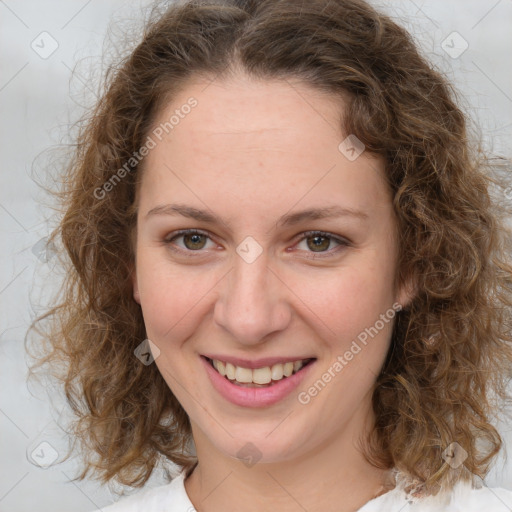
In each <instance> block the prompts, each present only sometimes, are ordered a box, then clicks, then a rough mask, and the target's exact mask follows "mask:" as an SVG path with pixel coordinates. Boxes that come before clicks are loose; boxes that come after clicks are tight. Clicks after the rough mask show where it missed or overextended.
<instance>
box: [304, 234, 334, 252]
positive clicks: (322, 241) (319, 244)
mask: <svg viewBox="0 0 512 512" xmlns="http://www.w3.org/2000/svg"><path fill="white" fill-rule="evenodd" d="M310 241H311V242H310ZM329 243H330V240H329V239H328V238H327V237H325V236H313V237H310V238H309V239H308V247H309V248H310V249H312V250H313V251H315V252H321V251H324V250H326V249H328V248H329ZM318 249H320V250H318Z"/></svg>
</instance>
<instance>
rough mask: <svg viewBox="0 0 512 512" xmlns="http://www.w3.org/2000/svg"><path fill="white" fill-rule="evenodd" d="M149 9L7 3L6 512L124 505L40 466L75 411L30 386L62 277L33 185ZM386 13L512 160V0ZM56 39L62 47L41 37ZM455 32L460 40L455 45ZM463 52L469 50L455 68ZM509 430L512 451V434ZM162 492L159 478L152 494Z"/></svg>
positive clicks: (0, 414)
mask: <svg viewBox="0 0 512 512" xmlns="http://www.w3.org/2000/svg"><path fill="white" fill-rule="evenodd" d="M144 4H146V2H142V1H139V2H134V1H132V2H122V1H121V0H108V1H101V2H100V1H99V0H89V1H85V0H72V1H66V2H64V1H48V0H44V1H40V0H25V1H23V2H22V1H16V0H4V1H2V0H0V42H1V53H0V66H1V67H0V69H1V73H0V112H1V117H0V130H1V133H0V144H1V153H0V154H1V174H0V176H1V188H0V193H1V196H0V222H1V224H0V225H1V230H2V245H1V253H0V255H1V256H0V257H1V266H0V301H1V303H0V356H1V357H0V365H1V367H0V372H1V373H0V375H1V377H2V382H1V387H0V390H1V391H0V435H1V439H2V444H1V448H0V449H1V452H0V460H1V461H2V464H1V469H0V512H6V511H9V512H22V511H23V512H25V511H28V510H38V511H39V512H46V511H48V512H49V511H52V512H59V511H69V510H73V511H75V512H85V511H90V510H94V509H95V508H96V507H100V506H104V505H106V504H108V503H110V502H111V501H112V500H113V498H112V496H113V494H112V493H111V491H110V490H109V489H107V488H105V487H101V486H99V485H98V484H96V483H95V482H93V481H89V480H87V481H85V482H70V479H71V478H72V477H73V475H74V474H75V469H76V464H75V462H73V460H71V461H67V462H64V463H62V464H56V465H53V466H50V467H48V468H47V469H43V468H41V467H39V466H37V465H34V464H33V463H31V462H30V459H31V454H33V455H32V457H36V456H37V454H39V456H40V457H39V460H43V462H44V461H45V460H47V461H50V460H51V459H52V455H53V453H54V452H53V450H55V452H56V453H58V454H59V456H60V457H62V454H63V453H64V449H65V447H66V446H67V442H68V440H67V438H66V436H65V434H64V432H62V430H61V429H60V428H59V427H58V424H59V423H61V422H62V418H61V416H62V415H65V411H66V408H65V407H64V406H62V405H59V404H60V402H59V399H58V397H57V395H56V394H55V392H54V391H53V390H52V389H51V388H48V389H47V391H48V393H45V392H44V390H41V389H36V388H35V387H34V386H32V385H31V386H30V391H29V389H28V387H27V384H26V372H27V367H26V361H25V353H24V345H23V339H24V336H25V332H26V328H27V326H28V323H29V321H30V320H31V318H33V316H34V313H35V311H37V310H39V308H40V307H41V306H44V303H45V302H44V301H45V297H46V296H47V295H48V292H49V290H50V288H51V281H50V284H49V283H48V281H44V279H45V278H46V279H48V277H49V276H50V278H51V276H52V275H58V274H57V271H58V269H57V266H56V259H55V258H52V255H51V253H48V254H45V253H44V252H42V253H41V252H40V250H39V249H40V247H41V244H42V242H41V240H42V239H44V237H46V236H47V235H48V232H49V229H50V227H49V224H48V219H50V217H51V214H52V212H51V210H50V209H49V208H47V207H45V206H44V205H43V204H41V201H45V200H47V198H45V197H44V196H42V194H41V192H40V191H39V189H38V187H37V186H36V184H35V183H34V181H33V179H32V178H34V177H36V178H37V179H39V180H40V181H42V182H45V180H47V182H48V180H49V178H48V177H45V174H44V173H45V166H47V163H48V158H47V152H45V150H47V149H48V148H49V147H52V146H55V145H58V144H62V143H66V142H69V137H68V134H69V131H70V125H71V124H72V123H73V122H74V121H76V120H77V119H78V117H79V116H80V114H81V112H82V106H83V105H88V104H90V103H91V101H93V100H94V93H95V91H96V90H97V83H95V79H96V78H97V76H94V75H98V69H99V67H98V63H99V60H100V55H101V54H102V45H103V40H104V37H105V34H106V33H107V28H108V26H109V23H110V22H111V21H112V19H113V20H114V21H115V22H116V24H115V25H113V31H114V33H117V32H119V30H120V28H119V27H121V28H122V27H126V26H127V25H126V24H125V22H126V20H128V23H129V25H130V26H131V25H132V24H133V22H134V21H136V20H137V19H139V17H140V16H141V11H140V8H141V6H142V5H144ZM376 4H377V5H380V6H382V8H383V9H384V10H386V11H388V12H389V13H390V14H392V15H393V16H394V17H396V18H397V19H399V20H402V24H403V25H405V26H406V27H407V28H408V29H409V30H410V31H411V32H412V33H413V34H414V35H415V37H416V38H417V39H418V41H419V42H420V44H421V45H422V47H423V49H424V51H425V52H426V53H427V54H428V55H429V57H430V58H431V60H432V61H433V62H434V63H435V64H436V65H437V66H439V67H440V68H442V69H443V70H444V72H445V73H446V74H447V75H448V76H449V77H450V78H451V79H452V80H453V82H454V83H455V85H456V87H457V88H458V90H459V91H460V92H461V93H463V94H464V96H465V98H466V103H465V108H467V109H469V110H470V112H471V115H472V116H473V118H474V119H475V120H476V121H477V122H478V123H479V124H480V126H481V128H482V131H483V134H484V138H485V141H486V144H487V145H488V147H489V148H493V149H494V151H495V152H496V153H498V154H501V155H504V156H506V157H508V158H510V157H511V146H510V141H511V133H512V122H511V119H512V66H510V55H511V53H512V52H511V50H512V0H492V1H490V2H485V1H483V0H431V1H423V2H421V1H420V0H415V1H412V0H400V1H390V0H388V1H385V0H380V1H379V2H378V3H376ZM119 20H121V22H122V23H121V25H119V23H117V22H118V21H119ZM116 27H117V28H116ZM45 31H46V32H48V33H49V34H50V36H51V37H50V36H47V35H42V36H41V35H40V34H41V33H42V32H45ZM454 31H456V32H457V33H458V34H459V35H457V34H455V35H452V36H450V37H449V38H448V39H447V37H448V36H449V35H450V34H452V32H454ZM53 40H54V41H56V43H54V42H53ZM33 41H34V43H33ZM443 41H447V43H444V45H445V47H446V44H448V45H450V46H453V47H454V48H453V49H452V50H450V51H451V52H452V56H450V55H449V54H448V53H447V52H446V51H445V50H444V49H443ZM452 41H453V43H452ZM464 41H467V45H468V48H467V50H466V51H465V52H464V53H462V54H461V55H460V56H457V58H453V57H454V56H455V54H454V53H453V52H455V51H456V50H457V49H462V48H463V45H464V44H465V43H464ZM31 44H33V46H34V47H35V48H38V51H39V54H38V53H36V51H34V49H33V48H32V47H31ZM51 44H58V48H57V49H56V50H55V52H54V53H52V54H51V55H49V56H47V55H45V54H44V52H45V51H46V52H48V51H49V50H50V49H51ZM43 57H46V58H43ZM76 63H79V66H78V68H77V70H76V72H75V75H74V78H73V79H71V70H72V69H73V68H74V67H75V64H76ZM91 73H93V75H92V77H91ZM53 281H54V282H56V278H54V279H53ZM43 283H44V286H43ZM51 402H54V403H55V405H56V409H52V408H51ZM499 428H500V431H501V432H502V433H503V434H504V436H505V438H506V439H507V444H508V446H509V452H510V446H511V445H512V436H511V428H512V426H511V425H507V424H500V425H499ZM41 443H49V445H50V446H51V448H50V446H49V445H45V444H43V445H41ZM58 460H60V458H59V459H58ZM160 481H161V477H160V476H159V475H156V476H155V478H154V479H152V481H151V482H150V484H149V485H155V484H157V483H159V482H160ZM486 483H487V484H488V485H491V486H502V487H508V488H511V489H512V462H510V461H509V462H507V463H506V464H503V461H499V463H498V464H497V465H496V466H495V467H494V468H493V471H492V473H491V474H490V475H489V477H488V478H487V479H486ZM115 490H119V489H118V488H116V489H115ZM397 512H398V511H397Z"/></svg>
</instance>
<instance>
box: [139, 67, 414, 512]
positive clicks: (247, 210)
mask: <svg viewBox="0 0 512 512" xmlns="http://www.w3.org/2000/svg"><path fill="white" fill-rule="evenodd" d="M209 84H210V81H207V80H201V79H199V78H196V79H194V80H193V81H190V82H189V83H188V84H187V86H186V87H185V88H184V89H183V90H182V92H181V93H180V94H178V95H177V96H176V97H175V98H174V99H173V101H172V102H171V103H170V104H169V105H167V106H166V107H165V109H162V111H161V112H160V115H159V117H158V119H156V120H155V126H158V124H159V123H161V122H164V121H166V120H168V119H169V118H170V116H171V115H172V114H173V112H174V110H175V109H177V108H180V106H182V105H184V104H185V103H186V102H187V99H188V98H189V97H191V96H193V97H194V98H196V99H197V101H198V105H197V106H196V107H195V108H194V109H192V110H191V112H190V114H188V115H187V116H184V118H183V119H181V120H180V122H179V124H178V125H176V126H174V128H173V130H172V131H170V133H169V134H168V136H166V137H165V138H163V139H162V141H161V142H159V143H158V144H157V145H156V147H155V148H153V149H152V150H151V151H150V153H149V154H148V156H147V157H146V159H145V162H144V171H143V177H142V182H141V185H140V188H139V191H138V202H139V203H138V206H139V209H138V220H137V230H136V242H135V245H136V247H135V253H136V265H135V269H134V273H133V288H134V298H135V300H136V301H137V302H138V303H139V304H140V305H141V307H142V311H143V315H144V321H145V324H146V329H147V334H148V338H149V339H150V340H151V341H152V342H153V343H155V344H156V346H157V347H158V348H159V350H160V355H159V356H158V357H157V359H156V364H157V365H158V368H159V370H160V372H161V373H162V375H163V377H164V378H165V380H166V382H167V383H168V385H169V387H170V389H171V390H172V392H173V393H174V394H175V396H176V397H177V398H178V400H179V401H180V403H181V404H182V406H183V407H184V409H185V410H186V412H187V414H188V415H189V417H190V420H191V425H192V433H193V437H194V442H195V445H196V451H197V455H198V460H199V465H198V466H197V467H196V469H195V470H194V472H193V473H192V475H191V476H190V477H189V478H188V479H187V480H186V481H185V488H186V490H187V493H188V495H189V497H190V499H191V501H192V503H193V504H194V506H195V508H196V509H197V510H198V511H200V512H216V511H221V510H223V511H225V510H239V511H256V510H258V511H260V510H273V509H275V510H282V511H284V512H286V511H297V510H303V509H306V510H308V511H310V512H316V511H320V510H321V511H322V512H328V511H334V510H336V511H337V512H340V511H352V510H356V509H357V508H359V507H361V506H362V505H363V504H365V503H366V502H367V501H369V500H370V499H372V498H374V497H375V496H377V495H379V494H382V493H383V492H385V491H386V490H389V487H386V478H387V477H388V476H389V474H388V472H386V471H382V470H378V469H376V468H374V467H372V466H371V465H370V464H369V463H368V462H367V461H366V460H365V459H364V457H363V455H362V454H361V450H360V447H359V445H358V442H359V439H360V438H361V436H362V435H363V434H364V433H365V432H367V431H368V430H369V428H370V427H371V425H372V424H373V421H374V419H373V414H372V410H371V405H370V404H371V395H372V389H373V385H374V382H375V379H376V377H377V375H378V373H379V371H380V368H381V366H382V364H383V362H384V359H385V356H386V353H387V351H388V349H389V344H390V337H391V331H392V321H391V322H389V323H387V324H385V327H384V328H383V329H382V330H380V331H379V333H378V334H377V335H376V336H375V337H374V338H373V339H371V341H370V342H369V343H368V344H367V345H366V346H365V347H364V348H363V349H362V351H361V352H360V353H358V354H357V355H356V356H355V357H354V358H353V359H352V361H350V362H349V364H347V365H346V366H345V367H344V369H343V371H342V372H340V373H339V374H337V376H336V377H335V378H333V379H332V380H331V382H330V383H329V384H328V385H327V386H326V387H325V388H324V389H323V390H322V391H321V393H319V394H318V395H317V396H316V397H314V398H313V399H312V400H311V401H310V402H309V403H308V404H307V405H303V404H301V403H299V401H298V400H297V395H298V392H300V391H304V390H307V389H308V388H309V387H310V386H311V385H312V384H313V383H314V382H315V381H317V380H318V379H319V378H320V377H321V376H322V374H323V373H324V372H325V371H327V370H328V368H329V367H332V365H333V363H334V361H336V358H337V356H339V355H342V354H344V353H345V352H346V350H348V348H349V347H350V345H351V343H352V341H353V340H355V339H356V338H357V336H358V334H360V333H361V332H362V331H364V329H365V328H369V327H370V326H373V325H374V324H375V322H376V321H377V320H378V319H379V316H380V315H381V314H383V313H385V312H386V311H389V310H390V308H392V305H393V304H394V303H399V304H401V305H402V306H405V305H407V303H408V302H409V300H410V298H411V294H410V293H408V292H407V290H405V289H400V290H397V289H395V287H394V276H395V272H396V258H397V245H396V240H397V236H396V224H395V218H394V214H393V208H392V203H391V195H390V192H389V190H388V188H387V185H386V183H385V180H384V163H383V162H382V161H381V160H379V159H377V158H375V157H373V156H371V155H369V154H368V153H366V152H364V153H363V154H362V155H361V156H359V157H358V158H357V159H356V160H355V161H352V162H351V161H349V160H348V159H347V158H346V157H345V156H344V155H343V154H342V153H341V152H340V151H339V150H338V145H339V144H340V142H341V141H342V140H343V139H344V138H345V137H346V135H343V134H342V133H341V129H340V128H339V126H340V122H339V119H340V115H341V114H342V111H343V103H342V101H341V100H340V99H339V98H335V97H333V96H329V95H327V94H325V93H321V92H319V91H317V90H316V89H313V88H311V87H310V86H308V85H305V84H303V83H300V82H293V81H291V80H287V81H256V80H254V79H252V78H248V77H247V76H244V75H241V74H238V75H236V76H235V77H233V78H232V79H229V80H224V81H221V80H219V79H217V80H214V81H213V82H212V83H211V84H210V85H209ZM170 203H173V204H174V203H180V204H185V205H188V206H191V207H194V208H198V209H202V210H207V211H209V212H210V213H214V214H215V215H217V216H218V217H220V218H221V219H222V221H221V222H220V223H215V224H210V223H207V222H205V221H198V220H193V219H190V218H186V217H184V216H181V215H169V214H163V213H162V214H153V215H147V214H148V212H149V211H150V210H152V209H154V208H155V207H157V206H160V205H166V204H170ZM331 205H338V206H342V207H344V208H352V209H354V210H359V211H362V212H364V214H365V215H366V216H367V218H366V219H362V218H358V217H350V216H344V217H338V218H325V219H316V220H315V219H314V220H311V219H309V220H308V219H305V220H302V221H300V222H299V223H298V224H296V225H293V226H288V227H283V226H280V225H278V224H277V221H278V219H279V218H280V217H281V216H282V215H285V214H288V213H295V212H298V211H302V210H305V209H309V208H322V207H326V206H331ZM179 229H198V230H201V231H204V232H207V234H209V236H210V237H211V238H207V237H206V238H203V237H200V238H199V241H200V242H201V243H199V244H198V243H197V240H198V239H197V238H196V239H194V240H192V241H191V240H190V238H188V239H186V238H184V237H183V236H181V237H177V238H174V239H173V237H174V236H176V235H175V232H176V231H177V230H179ZM308 230H321V231H325V232H328V233H330V234H332V236H333V237H339V238H340V239H341V240H346V241H347V242H349V243H348V245H338V243H337V242H336V238H331V239H329V238H327V239H321V240H320V241H321V243H320V245H321V249H320V250H318V249H317V250H316V251H315V246H313V248H311V245H313V244H311V241H312V240H313V239H314V235H313V236H309V238H305V237H304V235H303V233H304V232H306V231H308ZM247 236H251V237H253V238H254V239H255V240H256V241H257V242H258V244H259V245H260V246H261V248H262V250H263V252H262V254H261V255H260V256H259V257H258V258H257V259H256V260H255V261H254V262H252V263H247V262H246V261H245V260H244V259H242V258H241V257H240V256H239V255H238V254H237V252H236V248H237V246H238V245H239V244H240V243H241V242H242V241H243V240H244V239H245V238H246V237H247ZM171 239H172V240H171ZM308 240H309V241H310V245H308ZM317 240H318V239H317ZM329 240H330V241H331V243H330V244H329ZM194 242H195V243H196V245H195V246H194ZM185 243H186V244H187V245H185ZM198 245H199V249H195V250H194V248H196V247H197V246H198ZM172 247H174V248H176V249H177V250H179V249H180V248H181V250H182V252H181V253H180V252H176V251H173V250H172ZM191 247H192V249H190V248H191ZM201 247H202V248H201ZM313 258H315V259H313ZM206 352H216V353H220V354H230V355H232V356H237V357H244V358H248V359H257V358H261V357H269V356H295V355H297V356H298V357H297V358H298V359H300V358H302V357H304V356H313V357H316V358H317V361H316V362H315V367H314V368H311V372H310V374H309V375H308V378H307V380H306V382H305V383H304V384H302V385H301V386H300V388H299V389H298V390H297V392H292V393H291V394H290V395H288V396H287V397H286V398H285V399H283V400H281V401H280V402H278V403H277V404H274V405H272V406H268V407H264V408H246V407H240V406H237V405H234V404H231V403H230V402H228V401H226V400H225V399H224V398H223V397H222V396H221V395H219V394H218V393H217V391H216V390H215V389H214V388H213V387H212V386H211V384H210V381H209V379H208V376H207V375H206V373H205V370H204V368H203V364H202V362H201V360H200V357H199V356H200V354H204V353H206ZM247 442H251V443H253V444H254V445H255V446H256V447H257V450H258V451H259V455H260V456H261V459H260V460H259V461H258V462H257V463H256V464H255V465H253V466H250V467H249V466H246V465H245V464H244V463H243V462H242V461H240V460H239V459H237V456H236V454H237V452H238V451H239V450H240V449H241V448H242V447H243V446H244V445H245V444H246V443H247ZM312 490H313V491H312Z"/></svg>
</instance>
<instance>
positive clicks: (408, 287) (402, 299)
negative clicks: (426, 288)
mask: <svg viewBox="0 0 512 512" xmlns="http://www.w3.org/2000/svg"><path fill="white" fill-rule="evenodd" d="M417 293H418V284H417V282H416V278H412V277H411V278H409V279H407V281H406V282H405V283H404V284H403V285H402V286H401V287H400V288H399V290H398V294H397V299H396V301H397V302H398V303H399V304H401V306H402V309H407V307H408V306H409V304H410V303H411V302H412V301H413V300H414V298H415V297H416V295H417Z"/></svg>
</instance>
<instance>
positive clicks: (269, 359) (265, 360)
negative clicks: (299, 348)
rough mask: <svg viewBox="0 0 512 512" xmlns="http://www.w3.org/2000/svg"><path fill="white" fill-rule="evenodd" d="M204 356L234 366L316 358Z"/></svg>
mask: <svg viewBox="0 0 512 512" xmlns="http://www.w3.org/2000/svg"><path fill="white" fill-rule="evenodd" d="M203 357H207V358H209V359H217V360H218V361H223V362H224V363H231V364H232V365H234V366H241V367H242V368H250V369H251V370H252V369H255V368H264V367H265V366H273V365H275V364H278V363H281V364H284V363H288V362H292V363H293V362H294V361H304V360H306V359H315V358H314V357H309V356H306V357H301V356H293V357H287V356H283V357H263V358H261V359H243V358H241V357H232V356H223V355H219V354H203Z"/></svg>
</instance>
